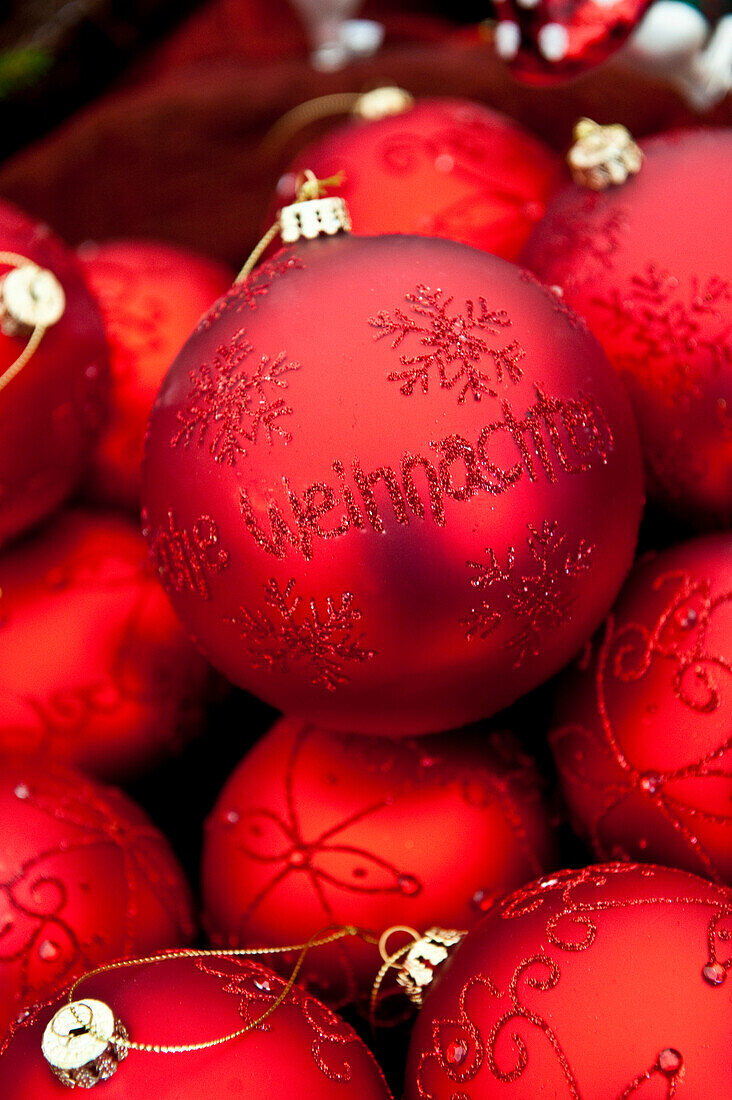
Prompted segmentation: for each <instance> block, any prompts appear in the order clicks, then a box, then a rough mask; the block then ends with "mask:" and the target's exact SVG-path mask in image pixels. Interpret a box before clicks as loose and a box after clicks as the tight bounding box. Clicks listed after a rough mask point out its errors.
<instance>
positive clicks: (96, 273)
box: [79, 240, 232, 509]
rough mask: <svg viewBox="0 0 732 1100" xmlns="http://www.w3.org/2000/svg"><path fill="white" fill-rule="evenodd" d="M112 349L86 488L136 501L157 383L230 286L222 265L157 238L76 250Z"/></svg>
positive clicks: (112, 500) (111, 500)
mask: <svg viewBox="0 0 732 1100" xmlns="http://www.w3.org/2000/svg"><path fill="white" fill-rule="evenodd" d="M79 258H80V259H81V261H82V264H83V267H84V274H85V275H86V279H87V282H88V284H89V287H90V289H91V291H92V293H93V294H94V296H95V298H96V299H97V302H98V304H99V308H100V310H101V313H102V317H103V319H104V327H105V330H106V333H107V340H108V342H109V348H110V354H111V368H112V399H111V412H110V420H109V423H108V425H107V427H106V429H105V431H104V432H103V434H102V437H101V439H100V440H99V444H98V446H97V450H96V455H95V459H94V464H93V469H92V473H91V485H90V490H91V493H92V495H93V496H94V498H95V499H97V500H99V501H101V502H102V503H104V504H112V505H117V506H120V507H124V508H134V509H137V508H138V507H139V501H140V465H141V463H142V440H143V436H144V434H145V425H146V423H147V418H148V416H149V415H150V409H151V408H152V403H153V401H154V399H155V394H156V393H157V392H158V389H159V388H160V383H161V382H162V380H163V378H164V377H165V372H166V371H167V369H168V367H169V366H170V364H171V363H172V362H173V360H174V359H175V357H176V355H177V354H178V352H179V351H180V349H181V347H182V346H183V344H184V342H185V340H186V339H187V337H188V335H189V334H190V331H191V329H192V328H193V326H194V325H195V324H196V322H197V321H198V319H199V318H200V316H201V314H202V313H203V312H204V310H206V309H208V307H209V306H210V305H211V303H212V302H213V301H215V299H216V298H218V297H219V295H220V294H223V293H224V291H225V290H226V289H227V287H229V286H230V285H231V281H232V275H231V272H229V271H228V269H227V268H226V267H224V266H223V265H221V264H218V263H214V262H213V261H212V260H208V259H205V258H204V257H203V256H199V255H197V254H196V253H193V252H189V251H187V250H185V249H182V248H174V247H173V246H172V245H168V244H162V243H160V242H159V241H144V240H143V241H139V240H120V241H104V242H102V243H100V244H85V245H84V246H83V247H82V248H81V249H80V250H79Z"/></svg>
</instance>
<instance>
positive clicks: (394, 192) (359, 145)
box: [277, 99, 560, 260]
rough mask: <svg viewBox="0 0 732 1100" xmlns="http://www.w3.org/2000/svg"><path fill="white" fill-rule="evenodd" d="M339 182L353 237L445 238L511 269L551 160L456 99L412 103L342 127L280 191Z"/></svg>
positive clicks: (286, 198) (522, 134)
mask: <svg viewBox="0 0 732 1100" xmlns="http://www.w3.org/2000/svg"><path fill="white" fill-rule="evenodd" d="M306 168H309V169H311V170H312V171H313V172H314V173H315V175H316V176H317V177H318V178H319V179H326V178H328V177H330V176H333V175H335V174H336V173H337V172H340V171H342V172H343V173H344V180H343V184H342V185H341V186H340V187H339V193H340V194H342V195H343V197H344V199H346V201H347V203H348V207H349V210H350V212H351V220H352V222H353V232H354V233H355V234H358V235H359V236H369V237H371V236H375V235H377V234H380V233H417V234H420V235H423V236H425V237H448V238H449V239H450V240H453V241H460V242H461V243H462V244H469V245H472V246H473V247H474V248H482V249H485V250H486V252H493V253H495V255H496V256H503V257H504V259H507V260H514V259H515V258H516V256H517V255H518V253H519V251H520V249H521V246H522V245H523V243H524V242H525V240H526V238H527V237H528V235H529V233H530V231H531V229H533V227H534V225H535V224H536V222H537V221H539V219H540V218H541V217H542V215H543V213H544V209H545V206H546V203H547V200H548V199H549V197H550V195H551V194H552V192H553V191H554V190H555V189H556V187H557V185H558V183H559V180H560V174H559V162H558V159H557V157H556V155H555V154H554V153H552V152H551V150H550V149H549V148H548V147H547V146H546V145H544V144H543V142H541V141H540V140H539V139H538V138H536V137H534V136H533V134H530V133H529V132H528V131H527V130H524V129H523V127H522V126H519V125H518V124H517V123H516V122H514V121H513V120H511V119H509V118H507V117H506V116H505V115H501V114H499V113H498V112H497V111H492V110H490V109H489V108H488V107H484V106H483V105H482V104H479V103H471V102H470V100H464V99H423V100H419V101H418V102H417V103H415V104H414V106H413V107H411V108H410V109H409V110H407V111H406V112H405V113H404V114H400V115H397V116H393V117H391V118H383V119H379V120H378V121H376V122H364V121H362V122H349V123H347V124H345V125H341V126H339V127H337V128H336V129H334V130H333V131H332V132H330V133H329V134H327V135H326V136H325V137H323V138H321V139H320V140H319V141H317V142H314V143H313V144H312V145H309V146H308V147H307V148H306V149H304V150H303V151H302V152H301V153H299V154H298V155H297V158H296V159H295V160H294V161H293V163H292V164H291V165H290V167H289V168H288V170H287V172H286V174H285V175H284V176H283V177H282V178H281V180H280V182H279V185H278V189H277V190H278V198H279V199H280V204H281V203H282V202H285V203H287V202H292V201H293V198H294V194H295V183H296V179H297V177H298V175H299V173H300V172H302V171H303V170H304V169H306Z"/></svg>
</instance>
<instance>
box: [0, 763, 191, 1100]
mask: <svg viewBox="0 0 732 1100" xmlns="http://www.w3.org/2000/svg"><path fill="white" fill-rule="evenodd" d="M0 932H1V935H0V1042H1V1041H2V1037H3V1036H4V1034H5V1032H6V1030H7V1028H8V1027H9V1025H10V1024H11V1023H12V1022H13V1021H14V1020H15V1019H16V1018H17V1017H19V1016H21V1015H22V1014H23V1011H24V1010H25V1009H27V1008H29V1007H30V1006H32V1005H33V1004H35V1003H36V1002H38V1001H41V1000H43V999H47V998H48V996H49V995H50V994H52V993H53V992H55V991H56V990H58V989H59V988H60V987H61V986H63V985H65V984H66V983H67V982H68V981H70V979H71V978H73V977H75V976H76V975H77V974H79V973H81V972H83V971H85V970H88V969H89V968H90V967H92V966H93V965H94V964H95V963H98V962H101V961H103V960H108V959H113V958H116V957H118V956H120V955H126V954H131V953H134V952H137V953H148V952H150V951H155V950H161V949H163V948H167V947H176V946H182V945H184V944H186V943H187V942H188V941H189V940H190V939H191V936H192V934H193V926H192V922H191V905H190V898H189V893H188V887H187V885H186V883H185V880H184V879H183V875H182V872H181V870H180V868H179V866H178V864H177V862H176V860H175V858H174V856H173V853H172V852H171V850H170V847H169V845H168V843H167V841H166V840H165V838H164V837H163V836H162V834H161V833H160V832H159V831H158V830H157V829H156V828H155V827H154V826H153V825H152V823H151V822H150V820H149V819H148V818H147V817H146V816H145V814H143V812H142V811H141V810H140V809H138V807H137V806H136V805H135V804H134V803H133V802H131V801H130V800H129V799H128V798H126V797H125V796H124V795H122V794H121V792H119V791H116V790H114V789H113V788H110V787H104V786H102V785H100V784H98V783H96V782H94V781H92V780H89V779H86V778H83V777H82V776H81V774H80V773H78V772H72V771H67V770H66V769H64V768H61V767H59V766H54V765H50V764H44V765H42V764H40V763H39V762H37V761H31V760H28V759H25V758H21V757H14V756H9V755H3V756H2V757H0ZM3 1061H4V1059H3ZM5 1095H6V1092H5V1089H3V1096H5ZM26 1095H27V1094H26Z"/></svg>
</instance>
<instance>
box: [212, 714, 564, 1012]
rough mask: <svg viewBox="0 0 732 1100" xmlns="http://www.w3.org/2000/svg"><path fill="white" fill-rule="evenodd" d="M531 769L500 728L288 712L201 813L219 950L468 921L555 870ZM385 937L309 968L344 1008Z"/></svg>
mask: <svg viewBox="0 0 732 1100" xmlns="http://www.w3.org/2000/svg"><path fill="white" fill-rule="evenodd" d="M539 788H540V781H539V776H538V774H537V771H536V769H535V767H534V765H533V763H532V761H531V760H529V759H528V758H527V757H526V756H524V755H523V754H522V753H521V752H520V751H519V750H518V748H517V746H516V745H515V744H514V743H513V742H512V741H511V740H510V738H509V736H508V735H506V734H494V735H493V736H492V737H491V738H490V740H489V741H487V740H486V738H485V734H484V735H483V737H482V738H481V737H476V735H475V731H473V732H472V735H471V733H470V732H468V731H465V732H461V733H460V734H454V733H451V734H449V735H445V736H436V737H431V738H428V739H425V740H419V741H413V740H409V741H399V742H394V741H387V740H385V739H384V738H383V737H357V736H349V735H347V734H336V733H328V732H326V731H324V730H321V729H318V728H316V727H314V726H310V725H307V724H306V723H303V722H301V721H298V720H293V719H288V718H284V719H282V720H281V721H280V722H278V723H277V724H276V725H275V726H274V727H273V729H272V730H271V731H270V732H269V733H268V734H267V735H266V736H265V737H264V738H263V739H262V740H261V741H260V742H258V744H257V745H256V746H255V747H254V748H253V749H252V751H251V752H250V753H248V755H247V756H245V757H244V759H243V760H242V762H241V764H239V766H238V768H237V769H236V771H235V772H234V773H233V775H232V776H231V778H230V779H229V781H228V782H227V784H226V786H225V787H224V789H223V791H222V792H221V795H220V796H219V799H218V801H217V803H216V806H215V807H214V809H213V812H212V814H211V816H210V817H209V819H208V821H207V823H206V842H205V847H204V856H203V895H204V906H205V911H206V918H205V923H206V926H207V929H208V931H209V934H210V936H211V940H212V942H213V943H214V944H216V945H217V946H225V947H237V946H247V945H248V944H256V943H262V944H271V945H272V946H276V945H277V944H283V943H297V942H299V941H301V940H305V939H307V938H308V936H310V935H312V934H313V933H314V932H317V931H318V930H319V929H320V928H323V927H325V926H326V925H329V924H335V925H344V924H355V925H358V927H360V928H364V929H368V930H370V931H371V932H372V933H375V934H376V936H377V937H378V936H379V935H380V934H381V933H382V932H383V931H384V930H385V929H386V928H388V927H390V926H391V925H393V924H406V925H410V926H411V927H414V928H417V929H420V930H423V929H426V928H429V927H430V926H431V925H433V924H439V925H441V926H442V927H448V928H469V927H470V926H471V925H473V924H474V923H475V921H476V920H477V918H478V917H479V916H480V915H481V914H482V913H483V912H484V911H485V909H486V908H487V907H488V906H489V905H491V904H492V902H493V901H494V899H495V898H496V897H497V896H500V895H501V894H504V893H506V892H507V891H508V890H512V889H514V888H515V887H516V886H518V885H519V884H521V883H523V882H526V881H527V879H529V878H532V877H534V876H535V875H536V874H538V873H539V872H540V871H541V870H543V869H546V868H547V867H550V866H552V863H553V854H554V852H553V843H552V835H551V827H550V824H549V821H548V816H547V813H546V811H545V810H544V808H543V807H542V804H541V798H540V790H539ZM381 961H382V960H381V957H380V956H379V953H378V951H377V949H376V947H375V946H372V945H370V944H366V943H363V942H361V941H352V940H348V941H341V942H339V943H338V944H337V945H333V947H331V948H328V949H325V948H324V949H322V950H319V951H316V952H313V953H312V955H311V956H310V957H309V958H308V960H307V963H306V966H305V970H304V976H305V979H306V980H307V982H308V985H309V986H310V988H312V989H313V990H314V991H315V992H316V993H317V994H318V996H321V997H323V998H324V999H326V1000H328V1001H330V1002H333V1003H345V1002H347V1001H349V1000H353V999H354V998H356V997H359V996H361V995H365V994H367V993H368V992H369V990H370V989H371V986H372V984H373V981H374V977H375V975H376V972H377V971H378V969H379V967H380V966H381Z"/></svg>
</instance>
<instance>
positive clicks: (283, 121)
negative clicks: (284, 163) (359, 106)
mask: <svg viewBox="0 0 732 1100" xmlns="http://www.w3.org/2000/svg"><path fill="white" fill-rule="evenodd" d="M360 98H361V93H360V92H335V93H333V95H321V96H318V98H317V99H309V100H308V101H307V102H306V103H300V104H298V106H297V107H293V108H292V110H291V111H288V112H287V113H286V114H284V115H282V117H281V118H279V119H278V120H277V122H275V124H274V125H273V126H272V127H271V129H270V130H269V131H268V133H267V134H265V136H264V138H263V140H262V144H261V145H260V147H259V148H260V153H261V155H262V156H265V157H268V158H269V157H270V156H272V155H273V154H274V153H276V152H279V151H280V150H281V149H282V148H283V146H285V145H286V144H287V142H288V141H289V140H290V138H291V137H292V135H293V134H296V133H297V132H298V130H303V129H304V128H305V127H306V126H309V125H310V124H311V123H312V122H316V121H317V120H318V119H320V118H328V116H329V115H345V114H348V112H349V111H351V110H353V108H354V107H355V105H356V103H358V101H359V99H360Z"/></svg>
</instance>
